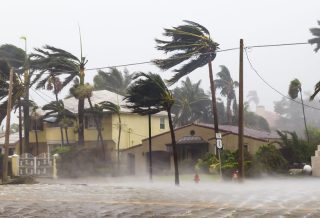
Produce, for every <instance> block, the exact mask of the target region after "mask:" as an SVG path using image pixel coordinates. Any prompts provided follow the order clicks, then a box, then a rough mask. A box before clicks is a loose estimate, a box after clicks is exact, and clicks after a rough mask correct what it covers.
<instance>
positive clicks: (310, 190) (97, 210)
mask: <svg viewBox="0 0 320 218" xmlns="http://www.w3.org/2000/svg"><path fill="white" fill-rule="evenodd" d="M126 181H127V182H126ZM128 181H133V178H125V181H111V180H108V179H99V180H94V179H91V180H81V181H79V180H71V181H63V180H57V181H55V182H52V181H48V182H45V181H44V182H41V183H40V184H35V185H6V186H0V217H137V218H138V217H139V218H140V217H320V179H314V178H297V179H284V178H282V179H260V180H246V181H245V182H244V183H242V184H238V183H232V182H218V181H217V182H212V183H209V182H207V183H201V182H200V183H199V184H194V183H191V182H190V183H182V184H181V186H180V187H175V186H174V185H173V181H172V183H171V182H170V183H156V182H154V183H152V184H150V183H147V182H128Z"/></svg>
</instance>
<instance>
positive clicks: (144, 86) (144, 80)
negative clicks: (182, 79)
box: [126, 73, 179, 185]
mask: <svg viewBox="0 0 320 218" xmlns="http://www.w3.org/2000/svg"><path fill="white" fill-rule="evenodd" d="M135 78H139V79H138V80H137V81H135V82H134V83H133V84H132V86H130V87H129V90H128V96H127V98H126V99H127V101H128V105H127V106H128V107H129V108H132V109H133V111H134V112H137V113H140V114H150V113H155V112H159V111H166V112H167V114H168V120H169V127H170V134H171V144H172V151H173V161H174V172H175V173H174V175H175V184H176V185H179V168H178V155H177V150H176V139H175V133H174V127H173V122H172V116H171V113H172V106H173V104H174V99H173V95H172V92H171V91H170V90H169V89H168V87H167V86H166V84H165V83H164V81H163V80H162V78H161V77H160V76H159V75H158V74H153V73H148V74H146V73H138V74H137V75H136V77H135Z"/></svg>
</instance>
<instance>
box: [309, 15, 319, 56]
mask: <svg viewBox="0 0 320 218" xmlns="http://www.w3.org/2000/svg"><path fill="white" fill-rule="evenodd" d="M318 25H320V21H318ZM310 32H311V33H312V35H314V36H315V38H313V39H309V40H308V42H309V43H310V44H316V48H315V49H314V51H315V52H318V51H319V49H320V28H311V29H310Z"/></svg>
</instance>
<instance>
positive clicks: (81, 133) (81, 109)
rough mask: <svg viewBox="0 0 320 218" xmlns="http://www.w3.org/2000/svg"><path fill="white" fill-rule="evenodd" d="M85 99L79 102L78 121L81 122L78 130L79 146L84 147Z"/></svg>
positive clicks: (80, 99)
mask: <svg viewBox="0 0 320 218" xmlns="http://www.w3.org/2000/svg"><path fill="white" fill-rule="evenodd" d="M83 117H84V99H82V98H79V101H78V120H79V129H78V144H79V145H84V125H83Z"/></svg>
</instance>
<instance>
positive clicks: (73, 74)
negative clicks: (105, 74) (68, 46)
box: [31, 45, 88, 145]
mask: <svg viewBox="0 0 320 218" xmlns="http://www.w3.org/2000/svg"><path fill="white" fill-rule="evenodd" d="M35 50H36V52H35V53H33V54H31V60H32V63H33V65H34V66H33V69H35V70H37V71H38V72H39V74H38V75H37V76H36V77H35V79H34V80H33V82H34V83H35V82H37V81H38V80H40V78H41V77H43V76H45V72H49V76H47V78H44V79H43V80H42V81H47V80H48V77H51V76H52V75H54V76H55V77H59V76H61V75H65V76H66V77H65V78H64V80H63V81H62V84H61V89H63V88H64V87H65V86H66V85H68V84H70V83H71V82H72V81H73V80H74V79H76V78H78V79H79V85H81V86H83V85H84V77H85V65H86V64H87V62H88V61H87V60H86V58H85V57H83V56H82V48H81V56H80V58H77V57H76V56H74V55H73V54H71V53H70V52H67V51H65V50H63V49H59V48H55V47H53V46H49V45H46V46H44V47H43V48H41V49H40V48H37V49H35ZM40 82H41V81H40ZM84 100H85V99H84V98H82V97H80V98H79V99H78V122H79V128H78V143H79V145H83V144H84V125H83V120H84Z"/></svg>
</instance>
